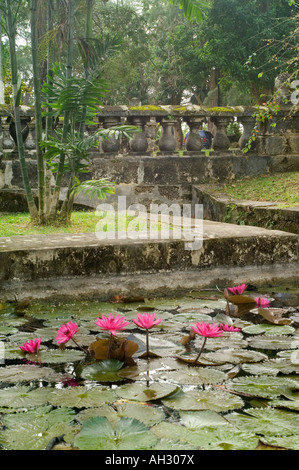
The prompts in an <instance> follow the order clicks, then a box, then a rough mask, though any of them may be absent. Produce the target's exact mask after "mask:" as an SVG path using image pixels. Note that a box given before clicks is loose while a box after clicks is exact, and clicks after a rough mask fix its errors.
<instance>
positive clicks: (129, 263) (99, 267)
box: [0, 221, 299, 300]
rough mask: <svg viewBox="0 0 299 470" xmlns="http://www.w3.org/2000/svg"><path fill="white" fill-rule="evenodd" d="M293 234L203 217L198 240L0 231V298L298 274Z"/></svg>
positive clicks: (175, 287)
mask: <svg viewBox="0 0 299 470" xmlns="http://www.w3.org/2000/svg"><path fill="white" fill-rule="evenodd" d="M298 247H299V236H297V235H294V234H289V233H285V232H280V231H269V230H265V229H262V228H257V227H247V226H238V225H232V224H221V223H217V222H210V221H204V229H203V240H202V246H201V247H199V248H198V249H194V250H186V246H185V242H184V241H183V240H166V241H165V240H137V241H133V240H113V241H111V240H110V241H109V240H105V241H100V240H98V239H97V237H96V235H95V234H94V233H90V234H78V235H69V234H63V235H55V236H54V235H53V236H48V235H44V236H27V237H25V236H24V237H8V238H0V282H1V285H0V298H1V300H7V299H9V298H14V296H17V297H18V298H24V297H26V298H28V297H33V298H48V297H59V296H62V297H65V296H67V297H70V298H73V297H76V296H81V295H85V296H97V297H100V298H105V297H109V296H111V295H113V294H120V293H126V292H129V293H131V294H132V293H136V292H141V291H142V292H143V294H144V295H145V293H146V292H148V293H152V292H157V291H161V290H163V291H164V292H165V291H166V290H167V291H168V292H171V291H173V290H178V289H182V290H184V289H190V288H198V287H203V286H210V285H214V286H215V284H223V283H224V284H226V283H229V282H238V283H240V282H247V283H253V282H254V283H257V282H258V283H262V282H269V281H280V280H284V281H285V280H292V281H294V280H295V279H298V277H299V260H298V253H299V250H298Z"/></svg>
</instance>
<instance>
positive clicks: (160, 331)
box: [0, 286, 299, 450]
mask: <svg viewBox="0 0 299 470" xmlns="http://www.w3.org/2000/svg"><path fill="white" fill-rule="evenodd" d="M246 296H247V301H246V298H245V296H244V295H243V296H239V297H241V298H240V299H239V301H238V302H237V303H236V302H235V303H234V299H232V297H229V299H230V300H229V301H228V300H227V299H226V298H225V296H224V293H223V290H219V289H218V288H215V289H209V290H200V291H198V292H195V291H193V292H190V293H189V294H188V295H185V296H183V297H176V298H168V297H163V298H162V297H160V298H150V299H146V298H138V299H136V298H135V299H124V298H114V299H113V300H112V301H110V302H102V301H95V300H93V301H85V300H82V301H74V302H60V303H55V302H53V303H50V302H33V301H32V302H30V303H28V304H26V303H23V304H22V303H21V304H13V303H12V304H2V305H1V306H0V425H1V433H0V448H1V449H5V450H6V449H7V450H41V449H56V450H59V449H93V450H97V449H102V450H121V449H128V450H134V449H151V450H180V449H181V450H195V449H207V450H226V449H227V450H231V449H234V450H247V449H249V450H254V449H261V448H262V449H273V447H274V448H286V449H295V450H298V449H299V414H298V411H299V294H298V291H296V289H295V288H294V287H287V288H282V287H273V286H272V287H269V288H266V287H265V288H263V289H262V290H260V291H256V290H255V289H253V288H252V289H251V290H248V291H246ZM248 296H249V297H251V298H252V299H254V305H253V304H250V302H249V305H248ZM257 297H263V298H268V299H270V301H271V303H270V307H269V309H266V312H265V309H264V310H258V311H257V309H256V308H255V299H256V298H257ZM228 306H229V311H228ZM143 312H148V313H152V312H155V314H156V319H157V318H162V321H161V323H160V324H159V325H157V326H155V327H153V328H152V329H150V330H149V349H150V353H151V355H150V357H149V358H147V357H145V351H146V335H145V332H144V330H142V329H140V328H138V327H137V326H136V324H135V323H134V322H133V321H132V319H133V318H134V319H137V315H138V314H139V313H143ZM109 313H112V315H113V316H115V315H117V314H120V315H121V316H125V319H126V320H127V321H129V322H130V323H129V325H127V326H126V328H125V329H124V330H122V331H118V332H117V338H118V340H120V341H121V340H124V341H123V342H121V343H120V344H125V345H134V346H133V348H132V349H131V350H130V347H128V348H127V349H126V351H127V352H126V356H125V359H123V358H122V357H118V358H115V357H114V358H111V359H110V360H107V359H105V358H104V359H103V358H101V357H100V356H99V355H97V354H98V353H97V352H95V351H96V349H92V347H91V349H92V351H91V350H89V353H88V354H86V353H85V352H84V351H83V350H82V349H85V350H88V348H89V347H90V345H92V344H98V343H99V342H101V341H102V340H106V339H107V341H108V338H109V335H108V333H107V332H104V331H101V329H100V328H99V327H98V326H97V325H96V324H95V321H96V319H97V318H101V317H102V315H105V316H108V315H109ZM228 313H229V314H228ZM70 321H71V322H76V323H77V325H78V328H79V330H78V332H77V333H76V335H75V336H74V338H75V340H76V342H77V344H75V343H74V342H73V341H72V340H70V341H68V342H67V343H66V344H65V347H64V348H60V347H59V346H58V344H57V341H56V339H55V338H56V335H57V332H58V329H59V328H60V326H61V325H63V324H66V323H67V322H70ZM202 321H204V322H205V323H206V324H213V323H214V324H217V325H223V324H226V325H229V326H234V327H235V328H238V329H239V331H231V332H223V335H222V336H221V337H208V338H207V340H206V343H205V347H204V350H203V352H202V354H201V355H200V358H199V360H198V363H197V364H196V366H195V367H192V364H191V363H192V362H193V361H194V359H195V358H196V356H197V355H198V353H199V351H200V350H201V347H202V345H203V340H204V338H203V337H202V336H199V335H195V337H192V336H191V337H190V331H191V329H190V327H191V326H195V325H196V323H197V322H200V323H201V322H202ZM35 338H41V345H40V349H39V351H38V353H37V354H28V353H27V354H26V353H24V352H22V351H21V349H20V347H19V346H22V345H23V344H24V343H26V342H29V341H30V340H34V339H35ZM125 340H126V341H125ZM124 347H125V346H124ZM126 347H127V346H126ZM95 354H96V356H95ZM130 356H131V357H130ZM120 359H122V360H120Z"/></svg>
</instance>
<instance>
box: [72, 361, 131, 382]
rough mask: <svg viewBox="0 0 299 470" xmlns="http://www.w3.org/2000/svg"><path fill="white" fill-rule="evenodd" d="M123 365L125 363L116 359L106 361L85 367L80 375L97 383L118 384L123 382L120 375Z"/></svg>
mask: <svg viewBox="0 0 299 470" xmlns="http://www.w3.org/2000/svg"><path fill="white" fill-rule="evenodd" d="M123 365H124V363H123V362H121V361H118V360H116V359H106V360H104V361H100V362H95V363H93V364H91V365H89V366H86V367H84V368H83V370H82V372H81V374H80V375H81V377H83V378H84V379H87V380H94V381H96V382H117V381H120V380H123V377H121V376H120V375H119V374H118V372H119V370H120V369H121V368H122V367H123Z"/></svg>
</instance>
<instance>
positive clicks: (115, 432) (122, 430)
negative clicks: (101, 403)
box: [74, 416, 158, 450]
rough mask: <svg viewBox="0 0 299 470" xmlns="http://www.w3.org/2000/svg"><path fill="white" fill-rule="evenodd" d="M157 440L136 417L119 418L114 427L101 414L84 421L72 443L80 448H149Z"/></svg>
mask: <svg viewBox="0 0 299 470" xmlns="http://www.w3.org/2000/svg"><path fill="white" fill-rule="evenodd" d="M157 441H158V439H157V437H156V436H155V435H154V434H153V433H152V432H151V431H150V430H149V429H148V428H147V427H146V426H145V425H144V424H143V423H141V422H140V421H138V420H136V419H131V418H121V419H120V421H119V422H118V423H117V426H116V428H114V427H112V426H111V424H110V423H109V421H108V419H107V418H105V417H104V416H101V417H95V418H91V419H89V420H87V421H85V423H84V424H83V427H82V429H81V431H80V432H79V434H78V435H77V436H76V438H75V441H74V444H75V446H76V447H78V448H79V449H81V450H137V449H150V448H151V447H152V446H153V445H155V444H156V443H157Z"/></svg>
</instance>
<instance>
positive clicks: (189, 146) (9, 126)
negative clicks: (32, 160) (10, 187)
mask: <svg viewBox="0 0 299 470" xmlns="http://www.w3.org/2000/svg"><path fill="white" fill-rule="evenodd" d="M254 112H255V108H253V107H241V106H233V107H226V108H222V107H215V108H209V107H202V106H196V105H187V106H104V107H102V108H101V112H100V113H99V114H98V115H97V117H96V119H95V125H94V126H92V132H94V131H95V130H96V129H99V128H106V129H108V128H111V127H114V126H118V125H121V124H130V125H134V126H137V127H138V128H140V132H138V133H136V134H135V135H134V137H133V139H132V140H130V141H126V142H122V141H120V140H119V139H116V138H115V137H112V136H111V137H109V138H108V139H103V140H101V142H100V145H99V147H98V149H92V151H94V150H97V151H98V152H99V153H100V154H101V155H107V156H109V155H112V154H124V155H125V154H132V155H177V154H178V153H177V152H178V151H179V152H180V155H196V154H199V155H203V153H202V151H203V150H205V149H204V148H203V143H202V139H201V138H200V136H199V131H200V130H202V129H203V128H206V126H210V125H211V126H213V131H212V134H213V141H212V146H211V149H210V150H209V154H210V155H212V156H213V155H226V154H227V152H234V153H237V154H238V151H239V154H241V150H242V149H243V148H244V147H245V146H246V144H247V142H248V140H249V138H250V136H251V134H252V129H253V128H254V125H255V118H254V117H253V114H254ZM21 116H22V128H23V140H24V146H25V150H26V151H27V154H28V155H31V156H34V153H35V121H34V110H33V108H29V107H22V108H21ZM234 121H235V122H238V123H240V124H241V125H242V126H241V127H242V129H243V134H242V135H241V137H240V139H239V142H238V144H237V145H236V144H234V145H233V146H232V144H231V140H230V138H229V136H228V133H227V129H228V125H229V124H230V123H232V122H234ZM182 126H183V127H184V128H185V130H186V129H187V130H189V133H188V138H187V139H186V142H185V145H184V146H183V147H180V146H179V144H178V139H176V132H177V129H178V128H180V127H181V128H182ZM90 129H91V128H90ZM254 144H255V145H252V146H251V149H250V153H251V154H256V153H257V154H259V155H263V154H266V155H267V154H270V155H280V154H281V155H283V154H287V153H291V154H299V113H297V114H293V115H292V116H289V112H288V109H282V110H281V111H280V112H279V113H278V114H277V115H276V116H274V118H273V119H272V120H271V121H270V120H265V121H264V122H260V123H259V125H258V128H257V133H256V139H255V143H254ZM16 146H17V144H16V137H15V131H14V122H13V114H12V112H11V111H10V109H9V108H8V107H5V106H2V107H1V108H0V153H1V154H2V155H4V156H6V158H9V156H11V158H15V157H14V156H15V155H16V154H17V152H16V149H17V148H16Z"/></svg>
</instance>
